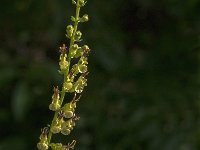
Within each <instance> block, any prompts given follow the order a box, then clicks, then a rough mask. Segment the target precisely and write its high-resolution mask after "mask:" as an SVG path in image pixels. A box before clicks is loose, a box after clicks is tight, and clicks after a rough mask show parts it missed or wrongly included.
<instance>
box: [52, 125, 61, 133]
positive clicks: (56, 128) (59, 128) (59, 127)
mask: <svg viewBox="0 0 200 150" xmlns="http://www.w3.org/2000/svg"><path fill="white" fill-rule="evenodd" d="M50 130H51V132H52V133H53V134H57V133H59V132H60V131H61V126H60V125H54V126H52V127H51V129H50Z"/></svg>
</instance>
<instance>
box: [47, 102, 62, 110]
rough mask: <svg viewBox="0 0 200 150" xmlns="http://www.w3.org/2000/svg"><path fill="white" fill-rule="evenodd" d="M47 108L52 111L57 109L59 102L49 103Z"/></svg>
mask: <svg viewBox="0 0 200 150" xmlns="http://www.w3.org/2000/svg"><path fill="white" fill-rule="evenodd" d="M49 109H50V110H52V111H57V110H59V109H60V104H59V103H51V104H50V105H49Z"/></svg>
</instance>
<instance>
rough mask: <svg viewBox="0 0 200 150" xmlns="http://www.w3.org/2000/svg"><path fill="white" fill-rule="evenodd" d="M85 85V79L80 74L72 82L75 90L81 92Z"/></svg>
mask: <svg viewBox="0 0 200 150" xmlns="http://www.w3.org/2000/svg"><path fill="white" fill-rule="evenodd" d="M85 86H87V79H85V78H84V77H83V76H80V77H79V79H78V80H77V81H76V83H75V84H74V88H75V91H76V92H77V93H81V92H82V91H83V89H84V87H85Z"/></svg>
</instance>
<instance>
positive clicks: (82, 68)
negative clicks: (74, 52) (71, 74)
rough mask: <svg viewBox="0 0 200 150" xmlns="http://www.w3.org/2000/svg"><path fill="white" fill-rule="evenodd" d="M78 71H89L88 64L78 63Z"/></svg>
mask: <svg viewBox="0 0 200 150" xmlns="http://www.w3.org/2000/svg"><path fill="white" fill-rule="evenodd" d="M78 71H79V72H80V73H86V72H87V66H86V65H82V64H81V65H78Z"/></svg>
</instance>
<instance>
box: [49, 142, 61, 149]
mask: <svg viewBox="0 0 200 150" xmlns="http://www.w3.org/2000/svg"><path fill="white" fill-rule="evenodd" d="M50 146H51V148H52V150H63V145H62V144H61V143H51V145H50Z"/></svg>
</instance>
